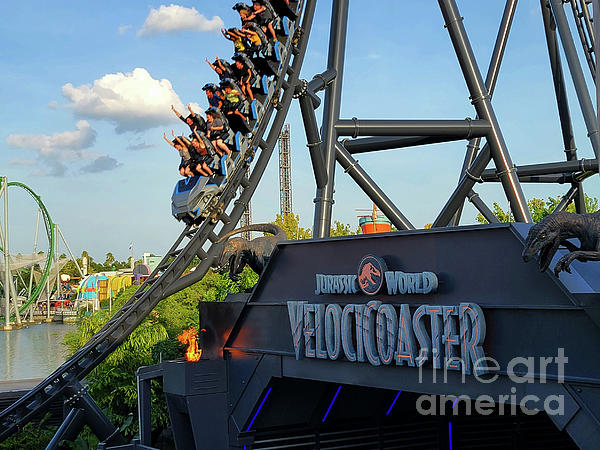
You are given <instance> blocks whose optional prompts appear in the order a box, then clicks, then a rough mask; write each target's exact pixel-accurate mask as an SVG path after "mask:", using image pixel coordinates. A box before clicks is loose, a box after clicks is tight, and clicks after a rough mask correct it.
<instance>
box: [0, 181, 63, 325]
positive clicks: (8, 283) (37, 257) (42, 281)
mask: <svg viewBox="0 0 600 450" xmlns="http://www.w3.org/2000/svg"><path fill="white" fill-rule="evenodd" d="M1 181H2V187H1V189H0V197H1V198H2V200H3V206H4V214H3V226H2V227H0V228H2V229H1V230H0V241H1V247H2V248H1V250H2V253H3V256H4V260H3V264H2V269H3V277H2V281H1V282H0V284H1V285H2V288H3V291H4V305H3V308H2V309H1V311H2V316H3V318H4V324H3V328H4V329H5V330H10V329H11V328H12V325H11V317H13V318H14V321H15V325H17V326H21V314H23V313H25V312H26V311H27V310H28V309H29V308H30V307H31V306H32V305H34V304H35V302H36V300H37V299H38V297H39V296H40V294H41V293H42V291H43V290H44V288H46V287H47V286H46V284H47V282H48V277H49V275H50V270H51V267H52V263H53V261H54V259H55V242H56V234H55V233H56V231H55V225H54V223H53V222H52V219H51V217H50V214H49V213H48V210H47V209H46V206H45V205H44V203H43V202H42V200H41V198H40V196H38V195H37V194H36V193H35V192H34V191H33V190H32V189H31V188H30V187H28V186H27V185H25V184H23V183H20V182H16V181H12V182H9V181H8V179H7V178H6V177H2V179H1ZM15 190H20V191H24V192H26V193H27V194H28V195H29V196H30V197H31V198H32V199H33V200H34V202H35V205H36V206H37V218H36V226H35V231H34V236H32V240H33V251H32V253H31V254H30V255H21V254H19V255H11V254H10V246H9V243H10V240H9V208H8V203H9V202H8V198H9V193H10V192H11V191H15ZM40 222H42V223H43V225H44V232H45V236H46V239H47V246H45V248H44V250H45V251H43V252H42V253H41V254H40V253H38V250H40V249H39V248H38V245H39V226H40ZM38 264H39V265H40V267H41V276H40V277H39V278H38V280H35V281H36V284H35V286H33V282H34V276H33V266H35V265H38ZM23 268H28V269H29V278H28V280H24V279H23V278H22V276H21V272H20V271H21V269H23ZM17 278H20V281H22V282H23V284H24V285H25V286H26V290H25V292H18V290H17V285H16V283H15V279H17ZM30 314H31V315H32V314H33V312H32V311H30Z"/></svg>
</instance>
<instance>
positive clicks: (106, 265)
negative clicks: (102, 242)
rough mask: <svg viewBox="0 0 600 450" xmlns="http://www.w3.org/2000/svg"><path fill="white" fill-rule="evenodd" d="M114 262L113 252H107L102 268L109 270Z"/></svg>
mask: <svg viewBox="0 0 600 450" xmlns="http://www.w3.org/2000/svg"><path fill="white" fill-rule="evenodd" d="M114 264H115V257H114V256H113V254H112V253H111V252H108V253H107V254H106V259H105V260H104V269H105V270H110V269H111V267H113V265H114Z"/></svg>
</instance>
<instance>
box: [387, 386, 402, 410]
mask: <svg viewBox="0 0 600 450" xmlns="http://www.w3.org/2000/svg"><path fill="white" fill-rule="evenodd" d="M401 393H402V389H400V390H399V391H398V393H397V394H396V398H394V401H393V402H392V404H391V405H390V409H388V410H387V412H386V413H385V415H386V416H389V415H390V412H392V408H393V407H394V405H395V404H396V400H398V397H400V394H401Z"/></svg>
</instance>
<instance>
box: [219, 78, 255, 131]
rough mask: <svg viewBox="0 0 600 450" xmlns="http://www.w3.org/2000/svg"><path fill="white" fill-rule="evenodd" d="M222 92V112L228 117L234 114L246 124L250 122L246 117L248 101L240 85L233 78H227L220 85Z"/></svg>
mask: <svg viewBox="0 0 600 450" xmlns="http://www.w3.org/2000/svg"><path fill="white" fill-rule="evenodd" d="M219 86H220V88H221V92H222V94H223V106H222V107H221V110H222V111H223V112H224V113H225V115H226V116H231V115H233V114H236V115H238V116H239V117H240V118H241V119H242V120H243V121H244V122H247V121H248V118H247V117H246V116H245V115H244V113H243V112H245V111H246V110H247V109H248V108H247V103H248V102H247V100H246V97H245V96H244V94H242V90H241V89H240V87H239V86H238V84H237V83H236V82H235V81H234V80H232V79H231V78H225V79H224V80H222V81H221V83H220V84H219Z"/></svg>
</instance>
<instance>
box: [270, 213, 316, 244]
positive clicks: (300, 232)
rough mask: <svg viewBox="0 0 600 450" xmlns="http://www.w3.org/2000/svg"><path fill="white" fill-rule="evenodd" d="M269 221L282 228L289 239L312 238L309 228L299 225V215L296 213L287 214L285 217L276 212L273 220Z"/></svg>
mask: <svg viewBox="0 0 600 450" xmlns="http://www.w3.org/2000/svg"><path fill="white" fill-rule="evenodd" d="M271 223H274V224H275V225H279V226H280V227H281V228H283V229H284V231H285V234H287V238H288V239H289V240H290V241H295V240H299V239H310V238H312V231H311V230H310V228H302V227H300V217H299V216H298V215H297V214H287V215H286V216H285V217H282V216H281V214H277V216H276V218H275V221H274V222H271Z"/></svg>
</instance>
